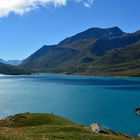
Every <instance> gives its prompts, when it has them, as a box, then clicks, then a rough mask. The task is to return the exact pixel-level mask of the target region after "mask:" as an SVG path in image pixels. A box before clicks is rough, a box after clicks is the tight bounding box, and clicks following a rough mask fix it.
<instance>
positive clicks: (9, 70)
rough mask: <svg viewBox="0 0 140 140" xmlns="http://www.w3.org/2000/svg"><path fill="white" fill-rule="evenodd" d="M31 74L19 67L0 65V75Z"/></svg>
mask: <svg viewBox="0 0 140 140" xmlns="http://www.w3.org/2000/svg"><path fill="white" fill-rule="evenodd" d="M30 73H31V72H30V71H28V70H25V69H23V68H19V67H17V66H12V65H9V64H4V63H0V74H8V75H24V74H30Z"/></svg>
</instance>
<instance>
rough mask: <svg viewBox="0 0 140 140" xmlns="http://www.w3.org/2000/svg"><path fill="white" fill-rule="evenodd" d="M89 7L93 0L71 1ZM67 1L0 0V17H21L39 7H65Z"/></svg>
mask: <svg viewBox="0 0 140 140" xmlns="http://www.w3.org/2000/svg"><path fill="white" fill-rule="evenodd" d="M73 1H76V2H78V3H83V4H84V5H85V6H86V7H90V6H91V5H92V3H93V0H73ZM67 2H68V0H0V17H3V16H8V15H9V14H10V13H15V14H18V15H22V14H24V13H26V12H29V11H31V10H33V9H35V8H38V7H40V6H47V5H54V6H55V7H56V6H65V5H66V4H67Z"/></svg>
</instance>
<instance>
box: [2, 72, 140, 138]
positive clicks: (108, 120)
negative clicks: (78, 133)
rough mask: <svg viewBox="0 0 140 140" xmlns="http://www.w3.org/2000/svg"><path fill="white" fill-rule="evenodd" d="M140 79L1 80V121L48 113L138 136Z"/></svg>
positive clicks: (44, 77) (48, 76)
mask: <svg viewBox="0 0 140 140" xmlns="http://www.w3.org/2000/svg"><path fill="white" fill-rule="evenodd" d="M137 107H140V78H119V77H118V78H113V77H92V76H64V75H56V74H40V75H34V76H3V75H1V76H0V118H3V117H5V116H7V115H11V114H15V113H22V112H43V113H44V112H48V113H52V112H53V113H54V114H57V115H60V116H63V117H65V118H67V119H70V120H72V121H75V122H77V123H81V124H85V125H89V124H91V123H93V122H98V123H100V124H102V125H103V126H105V127H107V128H111V129H113V130H117V131H120V132H125V133H128V134H131V135H137V134H139V133H140V116H137V115H135V114H134V109H135V108H137Z"/></svg>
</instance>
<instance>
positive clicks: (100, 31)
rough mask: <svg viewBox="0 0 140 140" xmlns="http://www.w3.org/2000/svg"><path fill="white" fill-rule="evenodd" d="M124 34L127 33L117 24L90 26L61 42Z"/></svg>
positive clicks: (67, 42)
mask: <svg viewBox="0 0 140 140" xmlns="http://www.w3.org/2000/svg"><path fill="white" fill-rule="evenodd" d="M124 34H125V33H124V32H123V31H122V30H121V29H120V28H119V27H117V26H115V27H111V28H89V29H88V30H86V31H83V32H81V33H78V34H76V35H74V36H72V37H69V38H66V39H64V40H63V41H61V42H60V43H59V44H60V45H64V44H70V43H73V42H75V41H79V40H83V39H109V38H112V37H119V36H122V35H124Z"/></svg>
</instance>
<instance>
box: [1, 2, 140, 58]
mask: <svg viewBox="0 0 140 140" xmlns="http://www.w3.org/2000/svg"><path fill="white" fill-rule="evenodd" d="M1 1H4V0H0V2H1ZM22 1H24V0H22ZM52 1H53V0H52ZM60 1H61V0H60ZM62 2H64V1H63V0H62ZM86 2H87V4H89V5H85V4H86ZM92 2H93V3H92ZM53 4H54V3H53V2H52V3H51V4H48V3H45V4H39V5H37V6H36V7H31V8H30V9H29V7H26V5H24V6H25V7H24V8H26V9H25V10H23V9H22V10H21V9H18V10H17V9H16V10H14V8H15V7H14V8H13V7H12V8H13V9H10V10H9V11H6V12H5V11H4V12H3V11H2V10H1V9H2V8H3V7H0V58H3V59H6V60H7V59H24V58H26V57H28V56H29V55H30V54H32V53H33V52H34V51H36V50H38V49H39V48H40V47H41V46H42V45H44V44H48V45H49V44H56V43H58V42H59V41H61V40H63V39H64V38H66V37H68V36H71V35H73V34H76V33H78V32H81V31H83V30H86V29H88V28H91V27H104V28H105V27H112V26H119V27H120V28H121V29H122V30H124V31H126V32H134V31H136V30H139V29H140V16H139V14H140V8H139V6H140V0H94V1H90V0H89V1H88V0H85V1H82V0H81V1H80V2H77V1H74V0H69V1H67V2H66V1H65V3H57V4H55V6H53ZM44 5H45V6H44ZM87 6H88V7H87ZM16 8H17V7H16ZM22 8H23V7H22Z"/></svg>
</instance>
